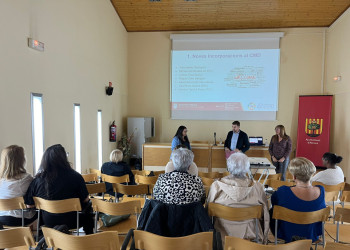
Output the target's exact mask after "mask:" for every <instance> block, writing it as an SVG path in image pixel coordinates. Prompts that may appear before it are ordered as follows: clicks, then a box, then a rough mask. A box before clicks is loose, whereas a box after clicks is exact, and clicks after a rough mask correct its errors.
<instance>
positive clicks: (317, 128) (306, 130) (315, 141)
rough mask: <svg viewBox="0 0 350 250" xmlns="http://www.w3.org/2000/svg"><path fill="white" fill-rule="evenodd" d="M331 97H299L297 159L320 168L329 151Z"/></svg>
mask: <svg viewBox="0 0 350 250" xmlns="http://www.w3.org/2000/svg"><path fill="white" fill-rule="evenodd" d="M332 98H333V96H329V95H326V96H299V119H298V140H297V151H296V156H297V157H306V158H308V159H309V160H310V161H312V162H313V163H314V164H315V166H322V156H323V154H324V153H326V152H328V151H329V136H330V128H331V111H332Z"/></svg>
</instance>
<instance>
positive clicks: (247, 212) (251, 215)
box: [208, 202, 262, 221]
mask: <svg viewBox="0 0 350 250" xmlns="http://www.w3.org/2000/svg"><path fill="white" fill-rule="evenodd" d="M208 214H209V216H212V217H219V218H223V219H225V220H230V221H243V220H249V219H260V218H261V216H262V205H258V206H251V207H240V208H237V207H228V206H224V205H221V204H217V203H212V202H210V203H209V205H208Z"/></svg>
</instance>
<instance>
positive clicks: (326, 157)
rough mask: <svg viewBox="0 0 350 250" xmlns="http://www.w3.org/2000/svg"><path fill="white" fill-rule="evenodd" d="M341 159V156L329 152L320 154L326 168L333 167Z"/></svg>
mask: <svg viewBox="0 0 350 250" xmlns="http://www.w3.org/2000/svg"><path fill="white" fill-rule="evenodd" d="M342 160H343V157H341V156H339V155H336V154H333V153H330V152H327V153H324V154H323V156H322V162H323V166H324V167H327V168H335V165H336V164H337V163H341V161H342Z"/></svg>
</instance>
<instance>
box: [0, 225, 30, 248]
mask: <svg viewBox="0 0 350 250" xmlns="http://www.w3.org/2000/svg"><path fill="white" fill-rule="evenodd" d="M21 246H27V247H28V248H29V247H34V246H35V241H34V238H33V235H32V231H31V230H30V228H29V227H17V228H11V229H4V230H0V249H5V248H12V247H21ZM28 248H27V249H28Z"/></svg>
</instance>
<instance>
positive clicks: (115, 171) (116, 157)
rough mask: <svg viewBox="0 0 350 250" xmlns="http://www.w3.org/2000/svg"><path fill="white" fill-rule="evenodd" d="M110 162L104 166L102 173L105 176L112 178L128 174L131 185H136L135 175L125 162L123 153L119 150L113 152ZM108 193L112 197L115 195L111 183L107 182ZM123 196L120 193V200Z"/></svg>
mask: <svg viewBox="0 0 350 250" xmlns="http://www.w3.org/2000/svg"><path fill="white" fill-rule="evenodd" d="M109 159H110V162H105V163H103V165H102V168H101V172H102V173H103V174H107V175H111V176H118V177H119V176H123V175H126V174H128V175H129V179H130V182H129V183H128V184H129V185H135V178H134V174H133V173H132V172H131V169H130V167H129V165H128V164H127V163H126V162H123V161H122V160H123V152H122V151H120V150H119V149H115V150H113V151H112V152H111V154H110V156H109ZM106 193H107V194H110V195H113V196H114V195H115V194H114V192H113V186H112V184H111V183H108V182H106ZM121 196H123V195H122V194H119V193H118V198H119V197H121Z"/></svg>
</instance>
